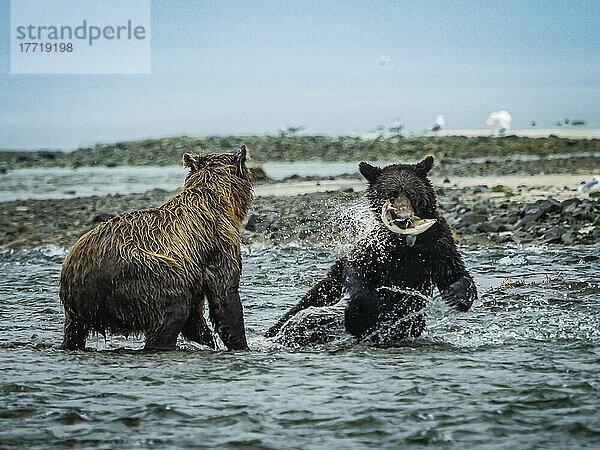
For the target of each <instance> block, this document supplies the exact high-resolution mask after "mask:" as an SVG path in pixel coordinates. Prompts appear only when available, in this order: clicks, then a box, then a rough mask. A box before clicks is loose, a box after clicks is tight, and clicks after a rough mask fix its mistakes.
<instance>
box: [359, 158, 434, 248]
mask: <svg viewBox="0 0 600 450" xmlns="http://www.w3.org/2000/svg"><path fill="white" fill-rule="evenodd" d="M432 166H433V157H432V156H428V157H426V158H425V159H424V160H423V161H421V162H419V163H417V164H414V165H413V164H392V165H389V166H387V167H384V168H380V167H376V166H372V165H371V164H368V163H366V162H361V163H360V165H359V169H360V173H361V174H362V175H363V176H364V177H365V178H366V179H367V181H368V183H369V186H368V188H367V198H368V200H369V203H370V206H371V209H372V210H373V212H374V213H375V216H376V217H377V219H378V220H379V221H380V222H382V224H383V225H385V227H386V228H388V229H389V230H390V231H392V232H394V233H397V234H405V235H407V236H409V235H412V236H416V235H417V234H421V233H422V232H424V231H426V230H427V229H428V228H429V227H431V226H432V225H433V224H435V222H436V220H437V200H436V196H435V192H434V190H433V186H432V185H431V182H430V181H429V179H428V178H427V174H428V173H429V171H430V170H431V167H432ZM411 241H412V242H413V243H414V239H408V238H407V242H411Z"/></svg>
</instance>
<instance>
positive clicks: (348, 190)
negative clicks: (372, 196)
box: [340, 187, 354, 192]
mask: <svg viewBox="0 0 600 450" xmlns="http://www.w3.org/2000/svg"><path fill="white" fill-rule="evenodd" d="M340 191H342V192H354V189H352V188H351V187H348V188H344V189H340Z"/></svg>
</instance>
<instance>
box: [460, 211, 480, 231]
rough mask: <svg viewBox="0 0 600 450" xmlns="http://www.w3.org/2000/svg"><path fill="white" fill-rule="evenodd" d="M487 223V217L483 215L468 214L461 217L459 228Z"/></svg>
mask: <svg viewBox="0 0 600 450" xmlns="http://www.w3.org/2000/svg"><path fill="white" fill-rule="evenodd" d="M485 221H487V216H486V215H483V214H475V213H468V214H465V215H463V216H462V217H461V219H460V222H459V223H458V226H459V227H461V228H462V227H467V226H469V225H477V224H479V223H482V222H485Z"/></svg>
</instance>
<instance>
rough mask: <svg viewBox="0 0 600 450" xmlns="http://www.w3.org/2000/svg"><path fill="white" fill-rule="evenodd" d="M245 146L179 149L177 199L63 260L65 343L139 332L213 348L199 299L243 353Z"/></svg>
mask: <svg viewBox="0 0 600 450" xmlns="http://www.w3.org/2000/svg"><path fill="white" fill-rule="evenodd" d="M246 152H247V150H246V146H245V145H243V146H241V147H240V150H239V152H238V153H237V154H212V155H206V156H198V155H195V154H189V153H186V154H185V155H183V165H184V166H185V167H189V168H190V172H189V174H188V176H187V178H186V179H185V184H184V186H183V188H182V190H181V192H179V193H178V194H177V195H175V196H174V197H173V198H171V199H170V200H168V201H166V202H165V203H163V204H162V205H160V206H159V207H157V208H152V209H148V210H145V211H134V212H130V213H126V214H122V215H120V216H117V217H114V218H112V219H110V220H109V221H107V222H104V223H101V224H99V225H98V226H97V227H96V228H94V229H93V230H91V231H90V232H88V233H87V234H85V235H83V236H82V237H81V238H80V239H79V240H78V241H77V242H76V243H75V245H74V246H73V248H72V249H71V251H70V252H69V254H68V255H67V257H66V258H65V261H64V262H63V266H62V273H61V277H60V298H61V301H62V304H63V305H64V308H65V325H64V340H63V343H62V346H61V348H62V349H83V348H85V340H86V337H87V336H88V334H89V332H90V331H92V330H94V331H96V332H98V333H100V334H102V335H105V333H106V331H109V332H111V333H116V334H124V335H126V336H127V335H129V334H144V335H145V337H146V346H145V348H146V349H148V350H171V349H174V348H175V346H176V342H177V336H178V335H179V333H183V336H184V337H185V338H186V339H189V340H192V341H196V342H198V343H200V344H204V345H208V346H210V347H212V348H215V342H214V339H213V335H212V333H211V331H210V329H209V327H208V325H207V324H206V321H205V320H204V314H203V312H204V305H205V299H206V301H208V309H209V317H210V319H211V321H212V323H213V324H214V327H215V330H216V331H217V333H218V334H219V336H220V337H221V339H222V340H223V343H224V344H225V345H226V346H227V348H228V349H229V350H246V349H248V345H247V343H246V336H245V330H244V318H243V314H242V303H241V301H240V296H239V293H238V286H239V281H240V274H241V271H242V262H241V253H240V233H241V226H242V222H243V220H244V218H245V217H246V212H247V211H248V207H249V206H250V203H251V202H252V183H251V177H250V172H249V170H248V169H247V167H246V157H247V154H246Z"/></svg>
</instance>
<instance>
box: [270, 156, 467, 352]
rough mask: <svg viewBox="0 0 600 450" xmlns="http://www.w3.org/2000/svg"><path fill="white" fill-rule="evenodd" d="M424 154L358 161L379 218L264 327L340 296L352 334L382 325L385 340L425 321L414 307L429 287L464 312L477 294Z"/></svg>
mask: <svg viewBox="0 0 600 450" xmlns="http://www.w3.org/2000/svg"><path fill="white" fill-rule="evenodd" d="M432 166H433V157H431V156H428V157H427V158H425V159H424V160H423V161H421V162H420V163H418V164H416V165H408V164H394V165H390V166H387V167H385V168H383V169H381V168H379V167H374V166H372V165H370V164H367V163H365V162H362V163H360V166H359V168H360V173H361V174H362V175H363V176H364V177H365V178H366V179H367V181H368V188H367V198H368V200H369V203H370V206H371V209H372V210H373V213H374V214H375V216H376V218H377V220H378V222H379V225H378V226H377V227H376V228H375V229H374V231H373V233H371V235H370V236H369V238H368V239H366V240H365V241H363V242H360V243H359V244H358V245H357V246H356V247H355V248H354V250H353V251H352V252H351V253H350V254H349V255H348V256H345V257H343V258H341V259H339V260H338V261H337V262H336V263H335V264H334V265H333V266H332V267H331V269H330V270H329V273H328V274H327V276H326V277H325V279H323V280H322V281H320V282H319V283H317V285H315V286H314V287H313V288H312V289H311V290H310V291H309V292H308V293H307V294H306V295H305V296H304V298H302V300H300V302H299V303H298V304H297V305H296V306H294V307H293V308H292V309H291V310H290V311H288V312H287V313H286V314H285V315H284V316H283V317H282V318H281V319H280V320H279V322H277V323H276V324H275V325H274V326H273V327H271V328H270V329H269V330H268V331H267V333H266V336H267V337H272V336H275V335H276V334H277V333H278V332H279V330H280V329H281V328H282V327H283V326H284V325H285V324H286V322H287V321H288V320H289V319H290V318H291V317H292V316H294V315H295V314H297V313H298V312H300V311H302V310H303V309H305V308H308V307H311V306H312V307H320V306H330V305H334V304H336V303H338V302H339V301H340V300H341V299H342V297H346V298H347V299H348V304H347V306H346V309H345V314H344V326H345V328H346V330H347V331H348V332H349V333H350V334H352V335H353V336H355V337H356V338H358V339H363V338H370V339H374V340H377V336H376V334H377V333H376V331H378V330H382V329H384V328H385V330H384V331H385V333H386V335H387V336H388V337H390V338H392V339H405V338H407V337H418V336H420V335H421V333H422V332H423V329H424V328H425V318H424V317H423V314H422V313H419V311H421V310H422V309H423V308H424V307H425V304H426V298H427V297H426V296H430V295H432V293H433V289H434V287H437V288H438V290H439V291H440V293H441V296H442V298H443V299H444V300H445V301H446V303H448V304H449V305H451V306H453V307H455V308H456V309H458V310H459V311H467V310H468V309H469V308H470V307H471V305H472V304H473V301H474V300H475V299H476V298H477V290H476V288H475V284H474V283H473V279H472V278H471V276H470V275H469V272H467V269H466V268H465V265H464V263H463V261H462V258H461V256H460V254H459V253H458V251H457V249H456V245H455V243H454V239H453V238H452V233H451V231H450V227H449V226H448V224H447V222H446V220H445V219H444V217H443V216H442V215H441V214H440V213H439V211H438V210H437V201H436V197H435V192H434V190H433V186H432V185H431V182H430V181H429V179H428V178H427V174H428V172H429V171H430V170H431V167H432Z"/></svg>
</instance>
